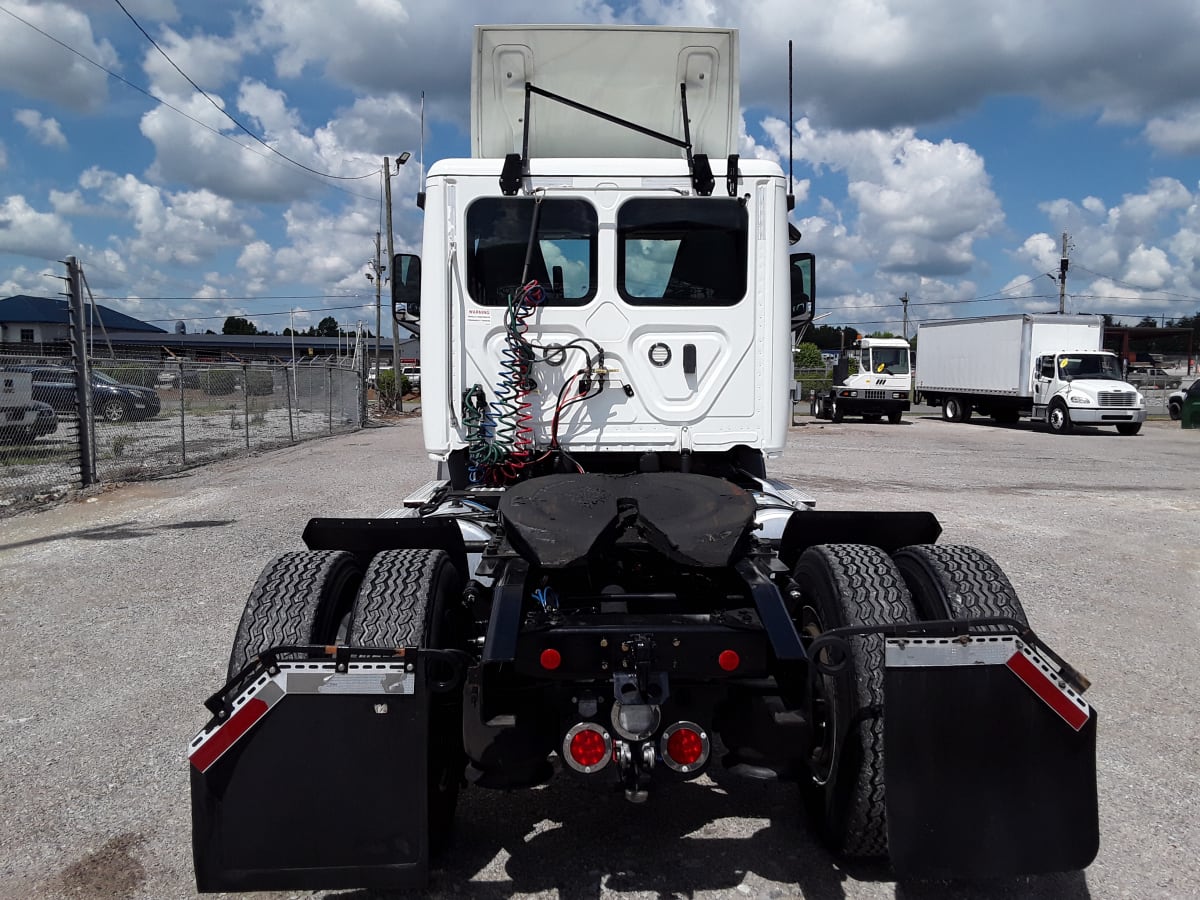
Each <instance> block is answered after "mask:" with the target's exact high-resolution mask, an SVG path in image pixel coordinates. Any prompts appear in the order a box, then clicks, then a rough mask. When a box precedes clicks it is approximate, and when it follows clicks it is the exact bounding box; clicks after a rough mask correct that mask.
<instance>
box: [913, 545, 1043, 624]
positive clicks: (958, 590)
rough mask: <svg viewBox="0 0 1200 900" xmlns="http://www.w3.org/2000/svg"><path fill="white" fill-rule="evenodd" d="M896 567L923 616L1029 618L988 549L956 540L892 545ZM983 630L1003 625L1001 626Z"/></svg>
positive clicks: (934, 617)
mask: <svg viewBox="0 0 1200 900" xmlns="http://www.w3.org/2000/svg"><path fill="white" fill-rule="evenodd" d="M893 558H894V559H895V561H896V567H897V568H898V569H899V571H900V574H901V575H902V576H903V578H904V581H905V583H906V584H907V585H908V589H909V591H910V593H911V594H912V599H913V605H914V606H915V607H916V608H917V611H918V612H919V613H920V615H921V618H923V619H927V620H929V619H955V620H963V619H979V618H989V617H993V616H1003V617H1007V618H1010V619H1016V620H1017V621H1018V622H1020V623H1021V624H1023V625H1028V624H1029V619H1028V617H1027V616H1026V615H1025V610H1024V608H1023V607H1022V606H1021V601H1020V599H1019V598H1018V597H1017V592H1016V589H1015V588H1014V587H1013V586H1012V582H1011V581H1009V579H1008V576H1007V575H1005V574H1004V570H1003V569H1001V568H1000V566H999V565H997V564H996V561H995V560H994V559H992V557H991V556H989V555H988V554H987V553H985V552H984V551H982V550H979V549H977V548H975V547H969V546H966V545H959V544H914V545H912V546H910V547H903V548H901V549H900V550H898V551H896V553H895V555H894V557H893ZM987 630H990V631H1003V630H1004V629H1003V626H998V625H997V626H989V627H988V629H987Z"/></svg>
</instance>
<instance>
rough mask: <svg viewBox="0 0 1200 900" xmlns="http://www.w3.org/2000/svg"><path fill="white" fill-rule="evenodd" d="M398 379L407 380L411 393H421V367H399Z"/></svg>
mask: <svg viewBox="0 0 1200 900" xmlns="http://www.w3.org/2000/svg"><path fill="white" fill-rule="evenodd" d="M400 377H401V378H407V379H408V389H409V390H410V391H412V392H413V393H416V394H419V393H421V367H420V366H401V367H400Z"/></svg>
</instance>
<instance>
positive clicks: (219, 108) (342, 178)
mask: <svg viewBox="0 0 1200 900" xmlns="http://www.w3.org/2000/svg"><path fill="white" fill-rule="evenodd" d="M113 2H114V3H116V4H117V6H119V7H120V8H121V12H123V13H125V15H126V16H128V17H129V21H130V22H132V23H133V24H134V25H136V26H137V30H138V31H140V32H141V33H142V34H143V35H145V37H146V40H148V41H149V42H150V43H151V45H152V46H153V47H154V49H155V50H157V51H158V52H159V53H160V54H161V55H162V58H163V59H165V60H166V61H167V62H169V63H170V64H171V68H173V69H174V70H175V71H176V72H178V73H179V74H180V75H182V76H183V77H184V79H186V80H187V83H188V84H190V85H191V86H192V87H194V88H195V89H196V90H197V91H198V92H199V93H200V94H201V96H203V97H204V99H205V100H207V101H208V102H209V103H211V104H212V105H213V109H215V110H217V111H218V112H219V113H221V115H223V116H224V117H225V118H227V119H228V120H229V121H230V122H232V123H233V124H234V125H236V126H237V127H238V128H240V129H241V130H242V131H244V132H246V134H248V135H249V136H250V137H252V138H254V140H256V141H258V142H259V143H260V144H262V145H263V146H264V147H266V148H267V149H268V150H270V151H271V152H272V153H274V154H276V155H277V156H280V157H282V158H283V159H286V160H287V161H288V162H290V163H291V164H292V165H294V166H298V167H299V168H301V169H303V170H304V171H306V172H312V174H314V175H320V176H321V177H322V178H332V179H334V180H336V181H359V180H360V179H363V178H373V177H374V176H376V175H378V174H379V170H378V169H376V170H375V171H374V172H368V173H367V174H366V175H331V174H330V173H328V172H321V171H319V170H317V169H313V168H310V167H309V166H306V165H305V164H304V163H302V162H300V161H299V160H295V159H292V158H291V157H290V156H288V155H287V154H286V153H283V152H281V151H279V150H277V149H275V148H274V147H272V146H271V145H270V144H268V143H267V142H266V141H264V140H263V139H262V138H260V137H259V136H258V135H257V134H255V133H254V132H253V131H251V130H250V129H249V128H247V127H246V126H245V125H243V124H242V123H241V122H239V121H238V120H237V119H235V118H234V117H233V116H232V115H230V113H229V111H228V110H226V109H225V108H224V107H223V106H221V104H219V103H218V102H217V101H216V100H214V99H213V98H212V97H211V96H209V94H208V91H206V90H204V88H202V87H200V85H198V84H196V82H194V81H192V77H191V76H190V75H188V73H187V72H185V71H183V69H181V68H179V66H177V65H176V64H175V60H173V59H171V57H170V56H168V55H167V51H166V50H164V49H163V48H162V47H160V46H159V45H158V41H156V40H154V38H152V37H151V36H150V32H148V31H146V29H145V28H143V27H142V24H141V22H139V21H138V20H137V19H135V18H134V17H133V13H131V12H130V11H129V10H127V9H126V8H125V4H123V3H122V2H121V0H113Z"/></svg>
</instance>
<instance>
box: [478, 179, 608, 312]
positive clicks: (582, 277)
mask: <svg viewBox="0 0 1200 900" xmlns="http://www.w3.org/2000/svg"><path fill="white" fill-rule="evenodd" d="M537 202H538V201H536V200H534V199H533V198H530V197H484V198H480V199H479V200H476V201H475V202H474V203H472V204H471V206H470V207H469V208H468V209H467V239H468V241H469V250H468V253H467V285H468V288H467V289H468V291H469V292H470V294H471V298H472V299H473V300H474V301H475V302H476V303H480V304H482V305H484V306H507V305H508V303H509V298H510V297H513V296H515V294H516V292H517V291H518V290H519V289H520V287H521V273H522V272H523V271H524V269H525V255H526V251H527V249H528V248H529V231H530V228H531V226H532V225H533V209H534V204H535V203H537ZM540 202H541V210H540V213H539V216H538V229H537V236H536V239H535V241H534V244H533V254H532V256H531V257H530V260H529V270H528V273H527V274H526V281H537V282H538V284H540V285H541V286H542V288H543V290H544V291H545V296H544V299H543V300H542V303H543V304H544V305H548V306H582V305H583V304H585V303H587V302H588V301H589V300H591V299H592V297H594V296H595V295H596V232H597V225H596V210H595V209H594V208H593V207H592V205H591V204H590V203H588V202H586V201H585V200H580V199H572V198H547V199H543V200H541V201H540Z"/></svg>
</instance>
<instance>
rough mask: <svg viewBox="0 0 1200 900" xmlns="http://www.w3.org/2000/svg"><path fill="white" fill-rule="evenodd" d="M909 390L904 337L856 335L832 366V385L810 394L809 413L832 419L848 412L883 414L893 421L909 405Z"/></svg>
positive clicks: (873, 418) (869, 416)
mask: <svg viewBox="0 0 1200 900" xmlns="http://www.w3.org/2000/svg"><path fill="white" fill-rule="evenodd" d="M911 391H912V366H911V361H910V358H909V346H908V341H906V340H904V339H903V338H873V337H866V338H859V339H858V340H857V341H855V342H854V346H853V347H851V348H850V349H849V350H848V351H846V352H845V353H843V354H842V357H841V358H840V359H839V360H838V362H837V364H836V365H835V366H834V370H833V384H832V386H831V387H830V388H829V389H828V390H825V391H821V392H819V393H818V394H816V395H814V397H813V399H812V415H813V417H814V418H822V419H831V420H832V421H834V422H840V421H842V419H843V417H845V416H848V415H849V416H862V417H863V419H864V420H866V421H868V422H872V421H878V420H879V419H881V418H883V417H884V416H887V418H888V421H889V422H891V423H892V424H897V423H898V422H900V420H901V418H902V416H903V414H904V412H906V411H907V410H908V409H909V407H910V400H909V396H910V394H911Z"/></svg>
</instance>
